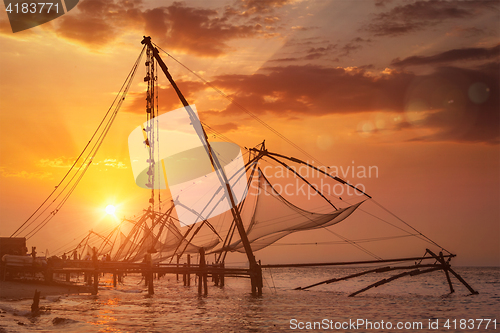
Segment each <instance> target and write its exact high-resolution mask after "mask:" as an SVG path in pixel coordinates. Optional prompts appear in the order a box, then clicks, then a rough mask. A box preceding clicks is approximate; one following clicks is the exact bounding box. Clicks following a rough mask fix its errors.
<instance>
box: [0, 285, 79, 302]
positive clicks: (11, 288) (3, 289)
mask: <svg viewBox="0 0 500 333" xmlns="http://www.w3.org/2000/svg"><path fill="white" fill-rule="evenodd" d="M35 290H38V291H39V292H40V298H42V299H43V298H45V296H53V295H70V294H71V295H75V294H81V293H88V292H89V288H88V287H85V286H78V285H70V284H56V283H52V284H48V283H44V282H41V281H0V300H23V299H33V296H34V295H35Z"/></svg>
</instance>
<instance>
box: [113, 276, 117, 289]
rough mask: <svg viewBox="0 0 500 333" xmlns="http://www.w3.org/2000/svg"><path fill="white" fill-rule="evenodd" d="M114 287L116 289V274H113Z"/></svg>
mask: <svg viewBox="0 0 500 333" xmlns="http://www.w3.org/2000/svg"><path fill="white" fill-rule="evenodd" d="M113 287H114V288H116V273H113Z"/></svg>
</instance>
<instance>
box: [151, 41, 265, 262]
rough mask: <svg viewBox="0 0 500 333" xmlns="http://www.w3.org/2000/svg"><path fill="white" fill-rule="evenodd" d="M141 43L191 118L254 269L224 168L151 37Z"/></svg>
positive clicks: (253, 257) (245, 235)
mask: <svg viewBox="0 0 500 333" xmlns="http://www.w3.org/2000/svg"><path fill="white" fill-rule="evenodd" d="M141 44H146V46H147V47H148V49H149V50H150V51H152V52H153V56H154V58H155V59H156V61H157V62H158V65H160V68H161V69H162V70H163V73H165V76H166V77H167V79H168V81H169V82H170V84H171V85H172V87H173V88H174V90H175V92H176V93H177V96H178V97H179V99H180V100H181V102H182V105H184V107H185V109H186V111H187V112H188V115H189V118H190V120H191V123H192V124H193V126H194V128H195V130H196V133H197V134H198V137H199V138H200V140H201V143H202V144H203V146H204V147H205V150H206V151H207V154H208V157H209V158H210V163H211V164H212V166H213V168H214V170H215V172H216V174H217V177H218V178H219V181H220V182H221V186H222V188H223V189H224V191H225V194H226V198H227V200H228V202H229V204H230V206H231V214H232V215H233V219H234V221H235V224H236V227H237V228H238V232H239V234H240V238H241V242H242V243H243V247H244V249H245V252H246V255H247V258H248V262H249V264H250V269H254V268H255V267H256V266H257V262H256V260H255V256H254V255H253V251H252V247H251V246H250V241H249V240H248V236H247V234H246V231H245V227H244V225H243V221H242V219H241V215H240V213H239V211H238V208H237V207H236V201H235V199H234V194H233V191H232V190H231V186H230V184H229V180H228V179H227V176H226V173H225V172H224V169H223V168H222V166H221V164H220V162H219V159H218V158H217V155H216V154H215V152H214V151H213V150H212V148H211V146H210V142H209V141H208V137H207V134H206V132H205V129H204V128H203V126H202V125H201V122H200V121H199V120H198V117H197V116H196V114H195V113H194V111H193V109H192V108H191V107H190V106H189V103H188V102H187V100H186V98H185V97H184V95H183V94H182V92H181V91H180V90H179V88H178V87H177V84H176V83H175V81H174V79H173V78H172V75H170V73H169V71H168V68H167V66H166V65H165V63H164V62H163V60H162V58H161V57H160V55H159V53H158V49H157V48H156V47H154V46H153V45H152V43H151V37H144V39H143V40H142V42H141ZM196 124H199V126H196Z"/></svg>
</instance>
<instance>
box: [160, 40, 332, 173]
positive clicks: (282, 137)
mask: <svg viewBox="0 0 500 333" xmlns="http://www.w3.org/2000/svg"><path fill="white" fill-rule="evenodd" d="M153 44H154V43H153ZM154 46H155V47H157V48H158V49H159V50H161V51H163V52H164V53H165V54H166V55H167V56H169V57H170V58H172V60H174V61H175V62H176V63H178V64H179V65H181V66H182V67H184V68H185V69H186V70H187V71H189V72H190V73H191V74H193V75H194V76H196V77H197V78H198V79H199V80H201V81H202V82H203V83H204V84H206V85H207V86H209V87H210V88H212V89H213V90H215V91H216V92H217V93H219V94H220V95H221V96H223V97H224V98H226V99H227V100H228V101H230V102H231V103H233V104H234V105H235V106H237V107H238V108H240V109H241V110H242V111H243V112H245V113H246V114H248V115H249V116H250V117H252V118H253V119H255V120H256V121H257V122H259V123H260V124H261V125H262V126H264V127H265V128H267V129H268V130H270V131H271V132H272V133H274V134H275V135H277V136H278V137H280V138H281V139H283V140H284V141H285V142H286V143H288V144H289V145H291V146H292V147H294V148H295V149H297V150H298V151H300V152H301V153H302V154H304V155H305V156H307V157H309V158H310V159H311V160H313V161H317V162H318V163H319V164H323V165H324V163H322V162H321V161H320V160H319V159H317V158H315V157H314V156H312V155H311V154H309V153H308V152H307V151H305V150H304V149H302V148H301V147H300V146H298V145H297V144H295V143H294V142H293V141H292V140H290V139H288V138H287V137H286V136H284V135H283V134H281V133H280V132H278V131H277V130H276V129H274V128H273V127H272V126H271V125H269V124H267V123H266V122H265V121H264V120H262V119H260V118H259V117H258V116H257V115H255V114H254V113H253V112H251V111H250V110H248V109H247V108H245V107H244V106H243V105H241V104H239V103H238V102H236V101H235V100H234V99H233V98H231V97H230V96H228V95H227V94H226V93H225V92H223V91H222V90H220V89H219V88H217V87H216V86H214V85H213V84H211V83H210V82H208V81H207V80H205V79H204V78H203V77H202V76H201V75H199V74H197V73H195V72H194V71H193V70H191V69H190V68H188V67H187V66H186V65H184V64H183V63H181V62H180V61H179V60H177V59H176V58H174V57H173V56H172V55H171V54H170V53H168V52H167V51H165V50H163V49H162V48H161V47H159V46H158V45H156V44H154Z"/></svg>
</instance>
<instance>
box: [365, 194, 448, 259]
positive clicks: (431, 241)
mask: <svg viewBox="0 0 500 333" xmlns="http://www.w3.org/2000/svg"><path fill="white" fill-rule="evenodd" d="M373 202H374V203H375V204H376V205H377V206H379V207H380V208H382V209H383V210H385V211H386V212H387V213H389V214H391V215H392V216H393V217H395V218H396V219H398V220H399V221H401V222H403V223H404V224H405V225H406V226H408V227H410V228H411V229H412V230H414V231H415V232H416V233H418V234H419V235H420V236H422V237H423V238H425V240H426V241H427V242H428V243H430V244H434V245H436V246H437V247H439V248H441V249H442V250H443V251H446V252H448V253H449V254H451V252H450V251H448V250H446V249H445V248H444V247H442V246H441V245H439V244H438V243H436V242H435V241H433V240H432V239H430V238H429V237H427V236H426V235H424V234H423V233H421V232H420V231H418V230H417V229H415V228H414V227H412V226H411V225H410V224H408V223H407V222H405V221H404V220H403V219H401V218H400V217H399V216H397V215H396V214H394V213H393V212H391V211H390V210H388V209H387V208H385V207H384V206H382V205H381V204H379V203H378V202H377V201H375V200H373Z"/></svg>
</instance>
